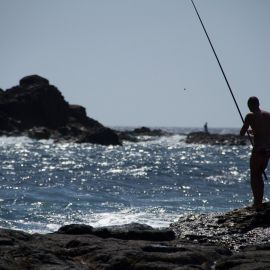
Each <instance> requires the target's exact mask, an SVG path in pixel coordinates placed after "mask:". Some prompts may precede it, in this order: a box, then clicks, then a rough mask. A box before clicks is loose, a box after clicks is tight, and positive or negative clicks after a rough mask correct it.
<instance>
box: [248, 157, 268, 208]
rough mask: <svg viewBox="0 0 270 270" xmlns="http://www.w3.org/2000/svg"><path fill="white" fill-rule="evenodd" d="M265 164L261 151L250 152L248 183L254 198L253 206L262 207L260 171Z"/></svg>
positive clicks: (262, 189)
mask: <svg viewBox="0 0 270 270" xmlns="http://www.w3.org/2000/svg"><path fill="white" fill-rule="evenodd" d="M265 164H266V160H265V156H264V155H262V154H261V153H257V152H256V153H252V154H251V157H250V184H251V189H252V193H253V198H254V206H255V207H256V208H258V209H261V208H262V206H263V205H262V201H263V193H264V182H263V177H262V173H263V170H264V167H265Z"/></svg>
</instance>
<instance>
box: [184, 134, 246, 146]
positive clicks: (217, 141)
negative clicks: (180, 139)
mask: <svg viewBox="0 0 270 270" xmlns="http://www.w3.org/2000/svg"><path fill="white" fill-rule="evenodd" d="M186 143H194V144H211V145H248V144H250V142H249V139H248V137H243V136H239V135H236V134H214V133H208V132H191V133H189V134H188V135H187V137H186Z"/></svg>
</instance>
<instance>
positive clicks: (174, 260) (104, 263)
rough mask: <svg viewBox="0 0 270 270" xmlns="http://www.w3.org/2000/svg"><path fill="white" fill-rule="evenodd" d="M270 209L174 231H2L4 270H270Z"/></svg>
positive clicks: (188, 220) (185, 223) (186, 223)
mask: <svg viewBox="0 0 270 270" xmlns="http://www.w3.org/2000/svg"><path fill="white" fill-rule="evenodd" d="M269 229H270V204H269V203H268V204H265V209H264V210H263V211H261V212H256V211H255V210H254V209H252V208H249V207H246V208H243V209H238V210H234V211H231V212H228V213H226V214H201V215H189V216H186V217H182V218H180V219H179V221H178V222H176V223H174V224H172V225H171V226H170V228H166V229H153V228H151V227H150V226H147V225H142V224H137V223H132V224H128V225H123V226H109V227H101V228H93V227H91V226H88V225H83V224H72V225H66V226H63V227H61V228H60V229H59V230H58V231H57V232H56V233H52V234H46V235H41V234H33V235H31V234H27V233H24V232H20V231H13V230H6V229H0V269H44V270H45V269H111V270H112V269H115V270H121V269H123V270H148V269H149V270H156V269H157V270H158V269H162V270H184V269H185V270H195V269H201V270H210V269H211V270H238V269H245V270H251V269H253V270H255V269H257V270H259V269H270V242H269V239H270V238H269V236H270V230H269Z"/></svg>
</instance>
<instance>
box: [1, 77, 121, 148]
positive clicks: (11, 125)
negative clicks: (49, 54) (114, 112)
mask: <svg viewBox="0 0 270 270" xmlns="http://www.w3.org/2000/svg"><path fill="white" fill-rule="evenodd" d="M1 133H2V134H5V135H20V134H21V135H24V134H27V135H29V136H30V137H31V138H36V139H49V138H52V139H54V140H56V141H61V140H68V141H75V142H89V143H97V144H103V145H120V144H121V141H120V139H119V137H118V135H117V134H116V133H115V132H114V131H113V130H112V129H110V128H106V127H104V126H103V125H102V124H100V123H99V122H98V121H96V120H94V119H92V118H90V117H88V116H87V114H86V110H85V108H84V107H82V106H79V105H70V104H69V103H68V102H67V101H65V99H64V97H63V96H62V94H61V92H60V91H59V90H58V89H57V88H56V87H55V86H53V85H50V84H49V81H48V80H47V79H45V78H42V77H40V76H38V75H30V76H27V77H24V78H22V79H21V80H20V85H19V86H15V87H12V88H10V89H8V90H6V91H3V92H1V91H0V134H1Z"/></svg>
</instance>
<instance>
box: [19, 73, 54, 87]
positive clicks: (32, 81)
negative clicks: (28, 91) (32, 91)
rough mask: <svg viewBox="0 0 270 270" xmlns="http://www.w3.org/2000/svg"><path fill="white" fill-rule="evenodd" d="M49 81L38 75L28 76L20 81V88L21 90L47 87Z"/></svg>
mask: <svg viewBox="0 0 270 270" xmlns="http://www.w3.org/2000/svg"><path fill="white" fill-rule="evenodd" d="M48 85H49V81H48V80H47V79H45V78H43V77H40V76H39V75H30V76H26V77H24V78H22V79H21V80H20V86H21V87H23V88H29V87H35V86H48Z"/></svg>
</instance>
